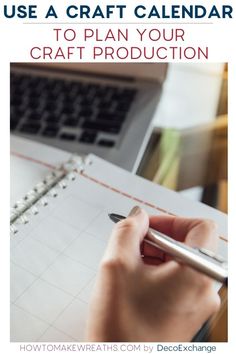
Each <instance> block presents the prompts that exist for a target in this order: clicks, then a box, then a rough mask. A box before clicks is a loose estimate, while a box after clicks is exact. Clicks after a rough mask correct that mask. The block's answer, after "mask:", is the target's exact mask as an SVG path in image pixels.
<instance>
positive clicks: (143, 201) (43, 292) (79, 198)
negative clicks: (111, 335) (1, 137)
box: [11, 148, 226, 341]
mask: <svg viewBox="0 0 236 354" xmlns="http://www.w3.org/2000/svg"><path fill="white" fill-rule="evenodd" d="M47 149H48V151H50V150H51V149H50V148H47ZM22 158H23V157H22ZM43 158H45V159H43ZM89 158H90V160H91V162H92V164H91V165H87V166H86V169H85V172H84V173H83V174H80V175H78V176H77V178H76V180H75V181H73V182H72V181H71V182H70V183H68V188H66V189H64V190H62V189H61V190H60V192H59V193H58V196H57V197H56V198H53V197H52V196H48V201H49V203H48V206H46V207H41V208H40V213H39V214H38V215H36V216H32V217H31V218H30V222H29V223H28V224H27V225H22V226H19V232H18V234H16V235H14V236H11V341H83V340H84V333H83V331H84V326H85V321H86V314H87V309H88V301H89V297H90V294H91V291H92V288H93V284H94V280H95V276H96V271H97V267H98V264H99V262H100V259H101V257H102V255H103V253H104V250H105V247H106V244H107V241H108V239H109V234H110V232H111V229H112V227H113V224H112V222H111V221H110V220H109V218H108V216H107V214H108V213H110V212H117V213H120V214H124V215H127V213H128V212H129V210H130V209H131V208H132V207H133V206H134V205H140V206H142V207H143V208H145V209H146V210H147V212H148V213H150V214H160V213H175V212H178V214H179V215H185V213H187V215H188V216H198V217H200V216H202V215H204V217H209V215H208V214H207V211H208V212H209V213H210V215H211V216H214V219H219V221H220V224H221V232H222V233H223V232H225V233H226V229H224V225H226V216H225V215H224V214H222V213H218V212H217V211H216V212H215V214H214V213H213V210H210V209H211V208H206V207H204V206H202V205H201V204H199V205H198V206H197V207H196V206H195V207H194V206H193V204H194V203H192V202H191V205H190V204H189V201H186V202H185V201H183V200H184V198H182V197H181V199H178V194H176V193H174V192H168V191H167V190H166V189H163V188H161V187H159V186H154V185H153V184H152V183H149V182H147V181H145V180H143V179H141V178H138V177H136V176H133V175H131V174H130V173H128V172H125V171H123V170H122V169H120V168H117V167H115V166H113V165H111V164H109V163H107V162H105V161H103V160H102V159H99V158H97V157H95V156H92V155H91V156H89ZM45 161H47V162H48V160H47V158H46V156H43V155H42V154H41V160H40V159H38V162H37V163H38V164H39V165H40V164H41V163H45ZM168 193H169V194H168ZM191 207H192V211H189V210H188V209H189V208H191ZM177 209H178V210H177ZM191 213H192V214H193V215H192V214H191ZM190 214H191V215H190ZM213 214H214V215H213ZM224 219H225V220H224ZM222 242H223V241H222ZM22 323H24V326H22Z"/></svg>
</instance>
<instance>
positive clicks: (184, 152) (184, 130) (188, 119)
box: [139, 64, 228, 342]
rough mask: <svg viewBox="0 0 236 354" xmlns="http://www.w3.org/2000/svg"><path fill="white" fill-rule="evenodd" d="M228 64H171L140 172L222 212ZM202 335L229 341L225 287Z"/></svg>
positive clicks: (224, 205) (225, 183)
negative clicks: (217, 308) (212, 316)
mask: <svg viewBox="0 0 236 354" xmlns="http://www.w3.org/2000/svg"><path fill="white" fill-rule="evenodd" d="M227 112H228V66H227V64H209V65H203V66H202V65H198V64H170V65H169V71H168V76H167V79H166V81H165V83H164V91H163V96H162V100H161V102H160V107H159V110H158V112H157V114H156V116H155V130H154V131H153V134H152V136H151V139H150V142H149V145H148V148H147V150H146V154H145V156H144V158H143V161H142V164H141V166H140V169H139V174H141V175H142V176H144V177H145V178H148V179H150V180H153V181H154V182H156V183H159V184H161V185H163V186H166V187H168V188H171V189H173V190H176V191H179V192H180V193H181V194H183V195H184V196H186V197H187V198H190V199H193V200H196V201H201V202H203V203H206V204H208V205H210V206H212V207H214V208H217V209H219V210H221V211H222V212H224V213H227V212H228V206H227V192H228V180H227V146H228V141H227V129H228V116H227ZM220 296H221V300H222V306H221V310H220V312H219V313H218V314H217V316H215V318H213V319H212V320H211V322H210V323H209V324H208V325H207V326H206V328H205V329H206V331H205V333H204V335H203V337H204V340H209V341H215V342H218V341H227V290H226V289H225V288H222V289H221V291H220Z"/></svg>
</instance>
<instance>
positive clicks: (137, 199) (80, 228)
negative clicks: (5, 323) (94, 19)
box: [10, 63, 228, 350]
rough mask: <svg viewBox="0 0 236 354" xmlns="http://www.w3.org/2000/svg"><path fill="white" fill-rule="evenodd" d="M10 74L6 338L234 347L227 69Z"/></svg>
mask: <svg viewBox="0 0 236 354" xmlns="http://www.w3.org/2000/svg"><path fill="white" fill-rule="evenodd" d="M10 69H11V76H10V85H11V91H10V95H11V107H10V112H11V119H10V123H11V124H10V129H11V140H10V147H11V151H10V163H11V195H10V202H11V210H10V283H11V291H10V310H11V318H10V341H11V342H20V343H21V344H22V342H49V343H52V342H76V343H80V342H83V343H84V342H85V343H86V342H91V343H92V344H93V343H95V342H119V343H121V342H127V343H129V342H132V343H133V342H145V343H147V342H154V343H161V342H192V341H193V342H211V343H213V342H227V340H228V333H227V289H228V288H227V284H228V269H227V259H228V257H227V249H228V239H227V125H228V120H227V63H201V64H193V63H153V64H150V63H148V64H146V63H134V64H133V63H124V64H123V63H122V64H120V63H115V64H112V63H110V64H103V63H96V64H87V63H84V64H82V63H81V64H80V63H72V64H70V63H52V64H48V63H30V64H29V63H28V64H27V63H12V64H11V68H10ZM114 223H115V224H114ZM83 343H82V344H81V345H84V344H83ZM81 348H82V347H81ZM81 350H82V349H81Z"/></svg>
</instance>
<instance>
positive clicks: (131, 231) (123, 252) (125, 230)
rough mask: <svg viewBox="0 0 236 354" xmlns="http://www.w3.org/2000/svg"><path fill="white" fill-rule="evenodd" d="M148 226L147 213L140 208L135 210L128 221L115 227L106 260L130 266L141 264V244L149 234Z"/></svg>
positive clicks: (123, 221) (121, 222) (125, 220)
mask: <svg viewBox="0 0 236 354" xmlns="http://www.w3.org/2000/svg"><path fill="white" fill-rule="evenodd" d="M148 226H149V220H148V215H147V213H146V212H145V211H144V210H142V209H140V208H139V207H135V208H133V209H132V211H131V213H130V215H129V216H128V217H127V218H126V219H124V220H122V221H120V222H118V223H117V224H116V225H115V227H114V229H113V231H112V234H111V237H110V240H109V243H108V247H107V250H106V252H105V256H104V260H105V261H106V260H108V261H109V260H111V261H119V262H122V263H125V264H130V265H131V264H132V265H134V264H137V263H138V262H140V243H141V241H142V240H143V238H144V236H145V235H146V233H147V230H148Z"/></svg>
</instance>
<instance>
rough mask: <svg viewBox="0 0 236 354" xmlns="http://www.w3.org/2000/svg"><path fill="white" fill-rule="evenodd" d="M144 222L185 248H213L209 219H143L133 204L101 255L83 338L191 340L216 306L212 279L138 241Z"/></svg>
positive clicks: (213, 231)
mask: <svg viewBox="0 0 236 354" xmlns="http://www.w3.org/2000/svg"><path fill="white" fill-rule="evenodd" d="M149 223H150V225H151V226H152V227H153V228H155V229H157V230H159V231H161V232H163V233H166V234H168V235H170V236H172V237H173V238H174V239H176V240H179V241H181V242H185V243H186V244H187V245H189V246H191V247H204V248H207V249H209V250H212V251H214V252H215V251H216V247H217V236H216V235H217V234H216V225H215V224H214V223H213V222H212V221H210V220H200V219H185V218H176V217H173V216H157V217H155V216H152V217H150V219H149V218H148V215H147V213H145V211H143V210H142V209H140V208H139V207H134V208H133V209H132V210H131V212H130V215H129V217H128V218H127V219H126V220H124V221H120V222H119V223H118V224H117V225H116V227H115V228H114V230H113V232H112V235H111V238H110V240H109V244H108V247H107V249H106V252H105V255H104V257H103V259H102V262H101V266H100V269H99V272H98V276H97V281H96V286H95V289H94V291H93V295H92V301H91V308H90V314H89V322H88V330H87V339H88V341H98V342H106V341H111V342H117V341H122V342H123V341H127V342H132V341H134V342H144V341H147V342H164V341H166V342H171V341H180V342H185V341H191V339H192V338H193V337H194V335H195V334H196V333H197V331H198V330H199V329H200V328H201V327H202V326H203V324H204V323H205V322H206V321H207V320H208V319H209V318H210V316H212V315H213V314H214V313H215V312H216V311H217V310H219V306H220V297H219V295H218V294H217V291H216V289H214V282H213V280H212V279H210V278H209V277H207V276H205V275H203V274H200V273H199V272H197V271H195V270H193V269H191V268H190V267H188V266H185V265H183V264H179V263H177V262H176V261H174V260H171V259H168V258H169V257H168V258H167V257H166V254H165V253H164V252H161V251H160V250H159V251H158V250H157V249H156V248H154V247H153V246H151V245H149V244H145V243H143V239H144V236H145V235H146V233H147V229H148V226H149ZM140 248H141V252H140ZM141 254H142V257H141Z"/></svg>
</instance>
